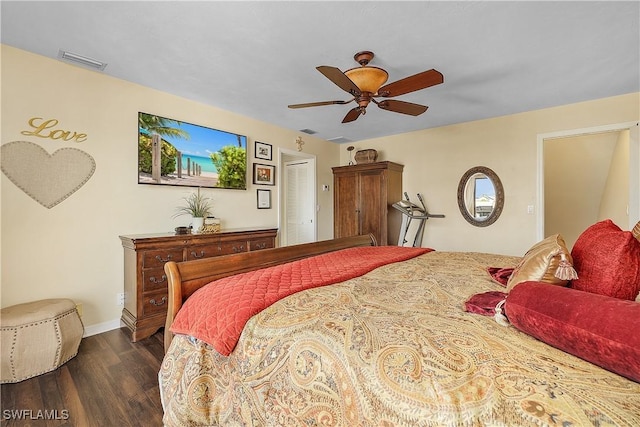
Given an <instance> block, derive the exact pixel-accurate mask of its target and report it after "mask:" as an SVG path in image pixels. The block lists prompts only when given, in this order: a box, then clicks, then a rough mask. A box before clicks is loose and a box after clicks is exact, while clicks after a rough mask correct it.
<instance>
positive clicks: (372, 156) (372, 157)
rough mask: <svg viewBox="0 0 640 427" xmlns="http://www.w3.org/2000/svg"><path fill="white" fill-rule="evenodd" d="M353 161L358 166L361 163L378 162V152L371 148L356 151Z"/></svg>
mask: <svg viewBox="0 0 640 427" xmlns="http://www.w3.org/2000/svg"><path fill="white" fill-rule="evenodd" d="M354 159H355V160H356V163H357V164H359V165H360V164H363V163H373V162H375V161H376V160H378V152H377V151H376V150H374V149H372V148H369V149H366V150H358V151H356V155H355V157H354Z"/></svg>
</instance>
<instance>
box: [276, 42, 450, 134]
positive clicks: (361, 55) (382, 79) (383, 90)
mask: <svg viewBox="0 0 640 427" xmlns="http://www.w3.org/2000/svg"><path fill="white" fill-rule="evenodd" d="M373 57H374V54H373V52H369V51H363V52H358V53H356V54H355V55H354V56H353V59H355V60H356V62H357V63H359V64H360V67H356V68H352V69H350V70H347V71H345V72H344V73H343V72H342V71H340V70H339V69H338V68H336V67H330V66H328V65H321V66H319V67H316V69H317V70H318V71H320V72H321V73H322V74H324V76H325V77H326V78H328V79H329V80H331V81H332V82H333V83H335V84H336V85H337V86H338V87H339V88H340V89H342V90H344V91H345V92H347V93H349V94H351V95H352V96H353V98H352V99H349V100H347V101H321V102H309V103H306V104H293V105H289V108H306V107H319V106H322V105H334V104H340V105H343V104H348V103H350V102H351V101H355V102H356V103H357V104H358V106H357V107H354V108H352V109H351V110H349V112H348V113H347V115H346V116H344V119H342V123H348V122H352V121H354V120H356V119H357V118H358V117H360V116H361V115H364V114H365V113H366V112H367V105H369V103H370V102H373V103H374V104H376V105H377V106H378V107H379V108H382V109H383V110H387V111H393V112H395V113H402V114H408V115H410V116H418V115H420V114H422V113H424V112H425V111H427V108H429V107H427V106H425V105H420V104H414V103H412V102H406V101H398V100H395V99H383V100H381V101H378V100H376V98H380V97H381V98H393V97H394V96H398V95H404V94H406V93H409V92H415V91H417V90H421V89H426V88H428V87H431V86H435V85H439V84H441V83H443V82H444V77H443V75H442V73H440V72H439V71H437V70H433V69H431V70H427V71H423V72H421V73H418V74H414V75H413V76H409V77H405V78H404V79H401V80H398V81H395V82H393V83H389V84H387V85H385V86H382V85H383V84H385V83H386V81H387V78H388V77H389V74H388V73H387V72H386V71H385V70H383V69H382V68H378V67H371V66H368V64H369V62H370V61H371V60H372V59H373Z"/></svg>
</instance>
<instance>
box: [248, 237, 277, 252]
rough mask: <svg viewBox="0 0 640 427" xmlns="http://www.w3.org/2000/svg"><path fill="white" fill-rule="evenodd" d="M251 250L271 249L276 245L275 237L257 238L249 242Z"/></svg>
mask: <svg viewBox="0 0 640 427" xmlns="http://www.w3.org/2000/svg"><path fill="white" fill-rule="evenodd" d="M249 247H250V249H249V250H250V251H259V250H261V249H270V248H273V247H275V244H274V239H257V240H252V241H250V242H249Z"/></svg>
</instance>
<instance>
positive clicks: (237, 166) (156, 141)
mask: <svg viewBox="0 0 640 427" xmlns="http://www.w3.org/2000/svg"><path fill="white" fill-rule="evenodd" d="M138 183H139V184H155V185H179V186H185V187H209V188H228V189H234V190H245V189H246V188H247V137H246V136H244V135H239V134H236V133H232V132H225V131H221V130H217V129H212V128H208V127H204V126H199V125H195V124H191V123H187V122H183V121H180V120H176V119H171V118H168V117H162V116H158V115H154V114H149V113H143V112H139V113H138Z"/></svg>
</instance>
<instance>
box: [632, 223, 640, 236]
mask: <svg viewBox="0 0 640 427" xmlns="http://www.w3.org/2000/svg"><path fill="white" fill-rule="evenodd" d="M631 234H633V237H635V238H636V239H638V240H640V221H638V223H637V224H636V225H635V227H633V230H631Z"/></svg>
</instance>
